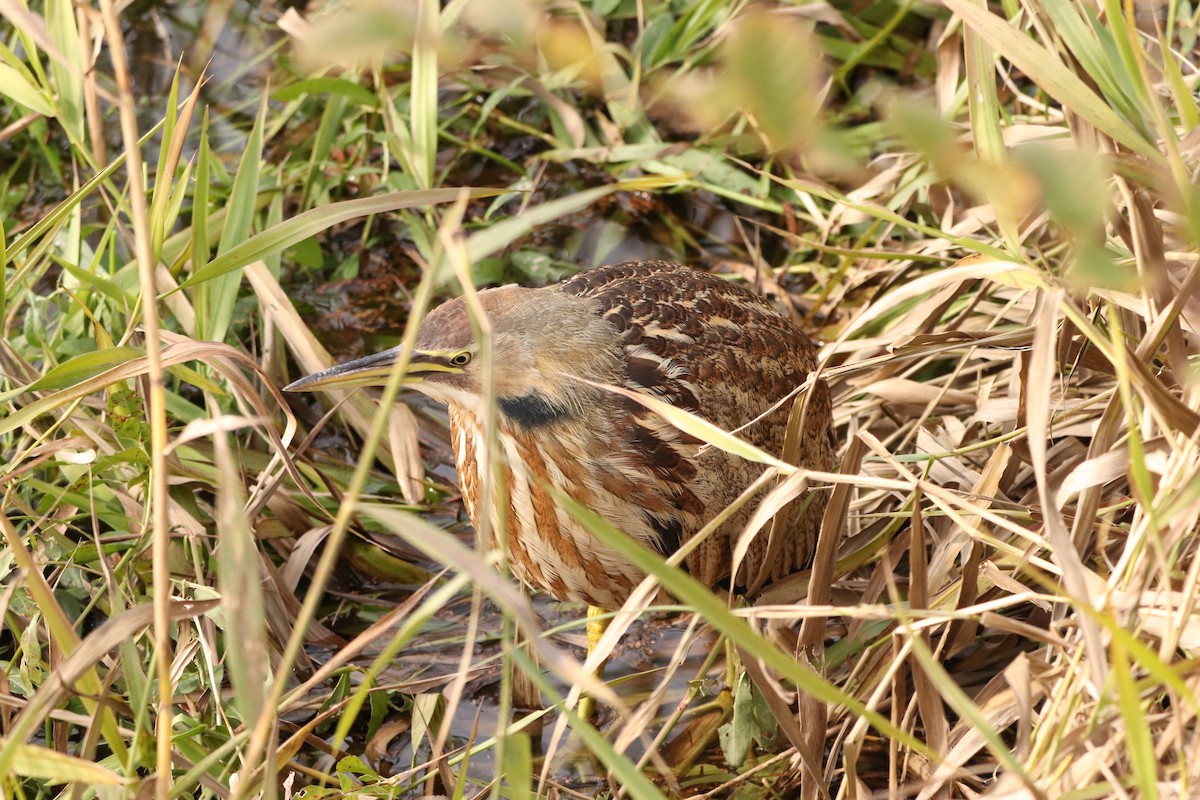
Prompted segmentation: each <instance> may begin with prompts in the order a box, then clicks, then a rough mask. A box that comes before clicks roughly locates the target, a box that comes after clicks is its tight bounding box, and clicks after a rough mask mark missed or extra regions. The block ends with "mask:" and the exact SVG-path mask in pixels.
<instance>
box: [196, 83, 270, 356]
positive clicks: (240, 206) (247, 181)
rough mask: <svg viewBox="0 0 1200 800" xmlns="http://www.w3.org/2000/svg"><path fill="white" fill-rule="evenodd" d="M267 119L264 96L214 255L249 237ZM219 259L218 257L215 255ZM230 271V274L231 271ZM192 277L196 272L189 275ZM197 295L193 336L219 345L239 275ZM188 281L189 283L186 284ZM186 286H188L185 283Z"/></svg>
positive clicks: (222, 276) (220, 277)
mask: <svg viewBox="0 0 1200 800" xmlns="http://www.w3.org/2000/svg"><path fill="white" fill-rule="evenodd" d="M266 119H267V98H266V96H264V97H263V99H262V103H261V104H260V105H259V107H258V116H257V117H256V118H255V120H254V127H253V128H252V129H251V130H250V136H249V137H247V140H246V149H245V151H243V153H242V159H241V161H240V162H239V164H238V170H237V174H236V175H234V178H233V188H232V189H231V190H230V193H229V202H228V203H227V204H226V206H227V208H228V209H229V214H228V216H226V218H225V227H224V228H223V229H222V231H221V242H220V244H219V245H218V249H217V252H218V253H219V254H226V253H228V252H229V251H230V250H233V249H235V248H236V247H238V246H239V245H242V244H245V243H246V241H247V240H248V239H249V237H250V230H251V226H252V224H253V222H254V212H255V209H256V203H257V201H258V177H259V174H260V173H261V171H262V146H263V128H264V127H265V126H266ZM218 257H219V256H218ZM229 272H232V270H230V271H229ZM192 277H193V278H195V273H193V275H192ZM214 277H215V278H216V279H215V280H214V281H213V282H211V283H209V284H208V285H205V286H202V287H201V288H200V289H199V291H197V293H196V333H197V336H198V337H199V338H201V339H208V340H210V341H215V342H221V341H224V340H225V333H226V332H227V331H228V330H229V323H230V321H231V320H232V319H233V306H234V304H235V303H236V302H237V291H238V286H239V285H240V284H241V277H242V276H241V275H230V274H228V273H221V274H219V275H216V276H214ZM189 282H190V281H189ZM184 285H185V286H186V285H188V284H187V283H185V284H184Z"/></svg>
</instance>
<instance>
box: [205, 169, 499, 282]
mask: <svg viewBox="0 0 1200 800" xmlns="http://www.w3.org/2000/svg"><path fill="white" fill-rule="evenodd" d="M502 191H503V190H501V189H479V188H463V189H454V188H450V189H423V190H420V191H415V192H389V193H388V194H381V195H377V196H375V197H361V198H358V199H356V200H343V201H342V202H340V203H333V204H331V205H327V206H321V207H320V208H314V209H311V210H310V211H305V212H304V213H303V214H298V215H296V216H294V217H292V218H291V219H288V220H284V221H283V222H281V223H279V224H278V225H276V226H274V227H272V228H268V229H267V230H265V231H263V232H261V233H258V234H255V235H254V236H251V237H250V238H249V239H247V240H246V241H244V242H242V243H241V244H240V245H237V246H236V247H232V248H230V250H229V251H228V252H225V253H222V254H221V255H219V256H217V257H216V258H214V259H213V260H212V261H210V262H209V263H208V264H207V265H206V266H205V267H204V268H203V269H201V270H198V271H197V272H195V273H194V274H193V275H192V276H191V277H190V278H188V279H187V280H186V281H184V282H183V284H182V286H181V288H183V287H187V286H195V285H196V284H199V283H203V282H205V281H210V280H212V279H213V278H216V277H219V276H221V275H225V274H226V273H229V272H233V271H234V270H237V269H241V268H242V267H244V266H246V265H247V264H251V263H253V262H255V261H258V260H259V259H261V258H263V257H265V256H267V255H269V254H271V253H277V252H279V251H281V250H285V249H287V248H289V247H291V246H292V245H294V244H297V243H299V242H302V241H304V240H305V239H307V238H309V237H310V236H314V235H316V234H318V233H320V232H321V231H323V230H327V229H329V228H331V227H333V226H334V225H337V224H339V223H341V222H346V221H348V220H352V219H358V218H359V217H365V216H368V215H370V214H383V213H385V212H388V211H396V210H398V209H401V208H419V207H424V206H430V205H436V204H439V203H449V202H452V201H454V200H456V199H458V197H459V196H460V195H462V194H463V193H466V195H467V196H468V197H472V198H475V197H492V196H493V195H497V194H501V193H502Z"/></svg>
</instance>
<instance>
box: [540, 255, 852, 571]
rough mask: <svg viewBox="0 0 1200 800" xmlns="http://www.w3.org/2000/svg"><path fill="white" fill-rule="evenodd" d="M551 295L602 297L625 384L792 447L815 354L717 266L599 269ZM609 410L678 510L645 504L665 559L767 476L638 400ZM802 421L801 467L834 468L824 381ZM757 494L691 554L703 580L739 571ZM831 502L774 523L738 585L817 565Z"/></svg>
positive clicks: (773, 447) (769, 443)
mask: <svg viewBox="0 0 1200 800" xmlns="http://www.w3.org/2000/svg"><path fill="white" fill-rule="evenodd" d="M551 290H553V291H561V292H565V293H569V294H573V295H576V296H578V297H581V298H589V299H592V300H594V301H595V302H596V303H598V305H599V313H601V314H602V315H603V317H604V319H606V320H607V321H608V322H609V323H611V324H612V325H613V326H614V327H615V328H616V330H617V331H618V333H619V337H620V340H621V343H622V347H623V349H624V356H625V358H624V363H625V375H624V383H625V387H626V388H628V389H631V390H633V391H637V392H644V393H647V394H651V395H654V396H656V397H659V398H661V399H663V400H665V401H667V402H669V403H671V404H673V405H676V406H678V407H680V408H683V409H686V410H688V411H691V412H693V413H695V414H698V415H699V416H701V417H703V418H705V419H707V420H708V421H710V422H712V423H714V424H716V425H717V426H719V427H721V428H723V429H725V430H728V431H734V432H736V433H737V434H738V435H740V436H742V437H743V438H745V439H746V440H748V441H750V442H751V443H753V444H755V445H756V446H758V447H760V448H762V449H763V450H766V451H768V452H770V453H772V454H773V455H776V456H779V455H782V454H783V450H784V438H785V434H786V431H787V422H788V415H789V412H790V410H791V406H792V403H791V401H790V400H789V399H787V398H789V396H791V395H792V393H793V392H794V391H795V390H796V389H797V387H799V386H801V385H803V384H804V382H805V380H806V378H807V375H808V373H809V372H811V371H812V370H814V369H815V368H816V365H817V362H816V352H815V348H814V346H813V344H812V342H811V341H810V340H809V338H808V337H807V336H806V335H805V334H804V333H803V332H801V331H800V330H799V329H798V328H796V327H795V326H794V325H793V324H792V323H791V322H790V321H789V320H787V319H786V318H785V317H783V316H782V315H780V314H779V313H778V312H777V311H776V310H775V309H774V308H773V307H772V306H771V305H770V303H768V302H767V301H766V300H765V299H764V298H762V297H760V296H759V295H757V294H755V293H754V292H752V291H750V290H749V289H746V288H744V287H742V286H740V285H738V284H734V283H731V282H729V281H726V280H723V279H722V278H719V277H716V276H713V275H710V274H708V273H705V272H700V271H697V270H692V269H689V268H686V267H681V266H678V265H675V264H669V263H666V262H657V261H640V262H632V263H628V264H620V265H615V266H610V267H601V268H599V269H594V270H590V271H587V272H584V273H581V274H580V275H578V276H576V277H575V278H573V279H570V280H568V281H565V282H564V283H562V284H559V285H558V286H556V287H552V289H551ZM611 409H612V410H611V414H612V415H613V418H612V419H610V420H609V424H611V425H616V426H619V427H620V428H621V429H623V430H626V431H628V435H627V444H628V447H627V449H626V451H625V452H624V453H623V454H622V458H623V459H624V460H625V461H628V460H629V459H634V460H635V461H637V462H640V463H636V464H635V465H634V466H633V469H634V470H640V471H641V472H642V473H644V474H645V475H646V476H647V481H648V482H649V483H650V484H652V487H653V488H654V489H655V490H656V491H657V492H658V493H659V494H660V495H661V496H663V497H665V498H666V499H667V501H668V502H669V503H671V504H673V506H674V508H673V509H672V510H671V511H670V512H663V511H661V509H657V508H652V509H647V511H646V514H647V516H648V517H649V518H650V521H651V527H652V529H654V530H655V531H656V532H657V534H658V542H657V544H658V549H659V550H660V551H662V552H664V554H669V553H670V552H672V551H673V550H674V549H675V548H677V547H678V545H679V544H680V543H682V542H684V541H687V540H688V539H689V538H691V536H692V535H694V534H695V533H696V532H698V530H699V529H700V527H702V526H703V525H704V524H706V523H707V522H709V521H710V520H711V519H712V518H713V517H715V516H716V515H717V514H718V513H720V512H721V511H722V510H723V509H725V508H726V507H727V506H728V505H729V504H730V503H732V502H733V501H734V500H735V499H736V498H737V497H738V495H739V494H741V492H742V491H743V490H744V489H745V488H746V487H747V486H748V485H749V484H750V483H752V482H753V481H754V480H755V478H757V477H758V476H759V475H760V474H761V472H762V467H761V466H760V465H757V464H753V463H750V462H748V461H745V460H744V459H741V458H738V457H736V456H732V455H729V454H728V453H725V452H723V451H720V450H718V449H716V448H712V447H702V446H701V445H700V443H698V442H696V441H695V440H694V439H691V438H690V437H688V436H686V435H685V434H682V433H681V432H679V431H678V430H676V429H675V428H674V427H672V426H671V425H670V424H668V423H666V422H665V421H664V420H662V419H660V418H659V417H658V416H657V415H656V414H654V413H652V412H650V411H648V410H647V409H646V408H644V407H643V406H641V405H640V404H638V403H636V402H634V401H626V402H620V401H616V400H614V401H613V403H612V405H611ZM764 415H765V416H764ZM804 422H805V427H804V430H803V432H802V436H801V439H800V449H799V454H798V459H797V460H798V462H799V463H800V464H801V465H802V466H807V467H810V468H814V469H820V470H828V469H830V468H831V467H832V465H833V442H832V438H831V437H832V415H831V410H830V404H829V398H828V394H827V391H826V390H825V388H824V386H823V384H819V386H818V390H817V391H816V392H815V393H814V394H813V397H812V398H811V399H810V400H809V402H808V408H807V411H806V412H805V418H804ZM625 471H626V472H628V471H629V469H628V468H626V469H625ZM761 496H762V495H761V494H760V495H759V497H761ZM757 500H758V498H755V499H754V500H752V501H751V502H750V503H748V504H747V505H746V506H745V507H744V508H743V509H742V510H741V511H739V512H738V513H737V514H735V515H734V516H733V517H732V518H731V519H730V520H729V521H728V522H726V523H725V524H724V525H723V526H722V527H721V528H720V529H719V530H718V531H717V532H716V534H715V535H713V536H711V537H710V538H709V539H708V540H707V541H706V543H705V544H704V545H702V546H701V548H700V549H699V550H697V551H696V553H694V554H693V555H692V556H691V557H689V559H688V561H687V566H688V569H689V571H690V572H691V573H692V574H693V575H695V576H696V577H697V578H698V579H700V580H701V581H702V582H705V583H707V584H708V585H715V584H716V583H718V582H719V581H721V580H723V579H724V578H726V577H728V576H729V573H730V569H731V562H732V551H733V547H734V543H735V541H736V538H737V536H738V535H739V534H740V533H741V531H742V530H743V528H744V527H745V524H746V522H747V521H748V520H749V518H750V515H751V514H752V513H753V510H754V508H755V507H756V506H757ZM823 509H824V496H823V495H821V494H817V493H814V494H813V495H812V496H811V497H809V498H807V499H802V500H798V501H796V502H794V503H793V504H792V505H791V506H790V507H789V510H787V511H785V512H784V514H785V518H784V519H783V520H782V522H783V524H782V525H779V526H777V528H776V531H777V540H776V541H774V542H770V541H769V537H768V530H766V529H764V530H763V531H762V532H761V533H760V535H759V536H758V537H757V539H756V540H755V541H754V543H753V545H752V546H751V548H750V550H749V552H748V554H747V557H746V561H745V564H744V565H743V566H744V568H745V571H743V572H741V573H739V580H738V583H739V584H740V583H746V582H749V583H759V582H761V581H763V580H769V579H772V578H776V577H780V576H782V575H784V574H788V573H790V572H792V571H795V570H796V569H799V568H802V567H805V566H807V565H808V563H809V561H810V560H811V557H812V551H813V547H814V544H815V538H816V532H817V529H818V527H819V524H820V518H821V514H822V511H823Z"/></svg>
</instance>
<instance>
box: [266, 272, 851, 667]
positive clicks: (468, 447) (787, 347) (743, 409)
mask: <svg viewBox="0 0 1200 800" xmlns="http://www.w3.org/2000/svg"><path fill="white" fill-rule="evenodd" d="M477 297H478V302H479V305H480V306H482V309H483V312H484V313H485V314H486V316H487V318H488V321H489V323H490V328H491V331H492V342H493V348H492V357H491V360H492V362H493V364H494V370H493V384H492V386H493V389H492V393H493V395H494V402H495V408H496V421H497V428H498V440H499V447H498V450H499V453H500V455H501V457H502V460H503V464H504V467H503V469H504V481H503V485H504V486H505V487H506V488H507V491H506V496H504V497H500V496H496V497H492V498H487V497H484V496H482V495H483V486H484V481H483V477H482V476H481V471H480V465H481V464H483V463H486V450H485V448H486V446H487V444H486V442H487V439H486V437H485V435H484V427H483V425H484V423H483V420H484V415H485V411H486V409H487V404H488V403H489V402H491V400H489V398H488V397H485V395H484V391H483V381H482V379H481V375H482V372H481V371H482V369H483V366H484V365H483V359H482V358H481V357H480V344H479V342H478V341H477V339H476V335H475V327H474V326H473V325H472V321H471V316H470V313H469V311H468V306H467V303H466V301H465V300H464V299H463V298H462V297H456V298H453V299H451V300H448V301H447V302H445V303H443V304H442V305H440V306H438V307H437V308H435V309H434V310H433V311H431V312H430V313H429V314H428V315H427V316H426V317H425V319H424V321H423V322H422V324H421V327H420V331H419V334H418V337H417V341H416V344H415V347H414V351H413V353H412V356H411V358H410V361H409V364H408V367H407V372H406V375H405V384H406V385H408V386H410V387H411V388H412V389H414V390H416V391H418V392H421V393H423V394H425V395H427V396H428V397H430V398H432V399H433V400H435V401H438V402H440V403H443V404H445V405H446V406H447V409H448V415H449V419H450V430H451V439H452V442H453V449H454V458H455V464H456V467H457V470H458V478H459V487H460V490H461V494H462V498H463V502H464V505H465V507H466V511H467V514H468V516H469V517H470V518H471V520H472V522H474V523H477V522H478V520H479V517H480V514H481V511H482V509H483V508H484V504H485V503H488V502H491V503H493V506H492V511H493V513H495V514H498V515H500V516H502V517H503V519H504V521H505V524H506V528H507V546H508V548H509V552H508V559H507V562H508V565H509V568H510V570H511V571H512V573H513V574H514V575H515V577H517V578H518V579H520V580H521V581H522V582H523V583H525V584H526V585H527V586H529V587H532V588H534V589H539V590H542V591H544V592H546V593H548V594H550V595H552V596H553V597H555V598H557V599H558V600H562V601H569V602H579V603H584V604H587V606H588V607H589V621H590V620H591V619H592V618H594V617H596V616H597V615H599V614H600V613H601V612H604V611H614V610H616V609H619V608H620V607H621V606H622V604H624V603H625V601H626V600H627V599H628V598H629V596H630V595H631V593H632V592H633V590H634V588H635V587H636V586H637V585H638V584H639V583H640V582H641V580H642V579H643V578H644V577H645V575H644V574H643V573H642V571H641V570H640V569H639V568H638V567H637V566H636V565H635V564H633V563H632V562H631V561H630V560H628V559H627V558H625V557H623V556H621V555H620V554H619V553H618V552H616V551H615V550H614V549H612V548H611V547H610V546H608V545H606V544H605V543H604V542H602V541H600V540H599V539H597V538H596V537H595V536H594V535H593V534H592V533H590V532H589V529H588V528H587V527H586V526H585V525H583V524H582V523H581V522H579V521H578V520H576V519H575V517H573V516H572V514H571V513H570V512H569V510H568V509H567V508H564V504H563V503H561V502H558V501H557V497H559V496H566V497H570V498H571V499H573V500H574V501H576V502H577V503H579V504H581V505H583V506H584V507H586V508H588V509H591V510H592V511H593V512H595V513H596V514H598V515H599V516H600V517H601V518H603V519H604V520H605V521H607V522H608V523H610V524H611V525H612V526H614V527H615V528H617V529H618V530H620V531H622V532H623V533H624V534H625V535H627V536H630V537H632V538H633V539H635V540H636V541H637V542H639V543H640V544H641V545H643V546H645V547H647V548H649V549H651V550H653V551H655V552H657V553H659V554H661V555H663V556H670V555H671V554H672V553H674V552H675V551H676V550H678V549H679V548H680V547H681V546H682V545H683V544H685V543H687V542H688V541H689V540H690V539H691V538H692V537H693V536H695V535H696V534H697V532H699V531H700V530H701V529H702V528H703V527H704V526H705V524H706V523H708V522H709V521H711V520H712V519H713V518H714V517H716V516H717V515H718V514H719V513H721V512H722V511H723V510H725V509H726V508H727V507H728V506H729V505H730V504H732V503H733V502H734V500H735V499H736V498H737V497H738V496H739V495H740V494H741V493H742V492H743V490H745V489H746V488H747V487H748V486H750V484H751V483H752V482H754V481H755V480H756V479H757V478H758V477H759V476H760V475H761V473H762V471H763V470H764V469H765V467H764V466H763V465H762V464H760V463H754V462H751V461H748V460H746V459H744V458H742V457H740V456H736V455H733V454H730V453H728V452H726V451H724V450H721V449H718V448H716V447H713V446H706V445H705V443H704V442H702V441H700V440H698V439H696V438H693V437H692V436H690V435H689V434H687V433H685V432H683V431H682V430H680V429H678V428H677V427H675V426H674V425H672V424H671V423H670V422H668V421H667V420H665V419H664V418H663V417H662V416H661V415H660V414H659V413H657V412H655V411H653V410H651V409H650V408H649V407H648V405H647V404H643V403H640V402H638V401H637V398H636V395H645V396H649V397H652V398H656V399H657V400H661V401H665V402H666V403H669V404H670V405H672V406H675V407H677V408H681V409H684V410H686V411H689V412H692V413H693V414H696V415H698V416H699V417H701V418H703V419H705V420H707V421H708V422H710V423H712V424H714V425H716V426H718V427H720V428H722V429H724V430H726V431H732V432H735V433H736V434H737V435H739V436H741V437H742V438H744V439H745V440H746V441H748V442H750V443H751V444H753V445H755V446H757V447H759V448H760V449H762V450H765V451H767V452H768V453H771V454H772V455H775V456H781V455H783V450H784V440H785V435H786V432H787V429H788V419H789V412H790V410H791V407H792V401H791V398H793V397H794V396H795V395H796V394H797V392H798V390H799V389H800V388H801V387H803V386H804V385H805V383H806V381H807V379H808V376H809V375H810V373H812V372H814V371H815V370H816V369H817V354H816V347H815V345H814V343H813V342H812V340H811V339H810V338H809V337H808V336H807V335H805V334H804V333H803V332H802V331H801V330H800V329H799V328H798V327H797V326H796V325H794V324H793V323H792V322H791V321H790V320H789V319H788V318H787V317H785V316H783V315H782V314H781V313H780V312H779V311H777V310H776V309H775V307H774V306H773V305H772V304H771V303H770V302H769V301H768V300H767V299H765V298H764V297H762V296H761V295H759V294H757V293H755V292H754V291H752V290H750V289H749V288H747V287H745V286H743V285H740V284H738V283H734V282H732V281H730V280H727V279H725V278H722V277H720V276H717V275H714V274H712V273H709V272H706V271H703V270H697V269H693V268H690V267H685V266H681V265H678V264H673V263H669V262H665V261H634V262H628V263H624V264H616V265H609V266H602V267H597V268H594V269H590V270H586V271H583V272H580V273H578V274H576V275H575V276H574V277H570V278H568V279H566V280H563V281H562V282H560V283H557V284H553V285H550V286H545V287H541V288H526V287H523V286H518V285H508V286H501V287H496V288H490V289H483V290H481V291H479V292H478V294H477ZM399 353H400V348H399V347H396V348H392V349H390V350H386V351H384V352H381V353H377V354H374V355H371V356H367V357H365V358H362V359H358V360H356V361H351V362H348V363H344V364H340V365H337V366H334V367H331V368H330V369H327V370H324V371H322V372H318V373H315V374H313V375H309V376H308V377H305V378H301V379H300V380H298V381H296V382H294V383H292V384H290V385H289V386H287V387H286V389H287V390H288V391H315V390H326V389H336V388H349V387H354V386H363V385H383V384H384V383H386V382H387V379H388V377H389V374H390V372H391V369H392V367H393V365H394V363H395V361H396V359H397V357H398V356H399ZM608 387H617V389H619V390H623V391H621V392H619V393H616V392H614V391H613V390H611V389H609V388H608ZM814 387H815V388H814V389H813V390H812V391H811V393H810V394H811V396H810V397H808V398H807V399H806V401H805V402H807V407H806V408H805V410H804V412H803V417H802V419H803V421H804V428H803V430H801V431H800V434H801V435H800V438H799V440H798V441H799V446H798V448H797V450H798V456H797V458H796V461H797V462H798V464H799V465H800V466H802V467H806V468H808V469H812V470H823V471H829V470H831V469H832V467H833V464H834V454H835V448H836V440H835V438H834V435H833V433H834V429H833V419H832V411H831V404H830V398H829V394H828V389H827V387H826V386H825V384H824V381H821V380H818V381H816V382H815V383H814ZM809 494H810V496H808V497H804V498H798V499H797V500H794V501H793V502H792V503H791V504H790V505H789V506H787V507H786V508H785V509H784V510H783V511H782V512H780V514H781V515H782V522H783V524H782V526H779V525H778V523H777V525H776V527H775V529H774V530H776V531H779V530H781V531H783V535H782V540H781V541H776V542H773V543H769V542H768V535H767V532H766V531H765V530H764V531H762V532H760V534H759V535H758V536H757V537H756V538H755V539H754V540H753V541H752V543H751V544H750V547H749V550H748V551H747V552H746V554H745V557H744V559H743V561H742V570H741V571H740V572H739V575H738V576H734V575H731V572H732V569H733V561H734V547H735V543H736V541H737V539H738V537H739V534H740V533H741V532H742V531H743V529H744V528H745V526H746V523H747V522H748V520H749V519H750V516H751V515H752V514H753V512H754V509H755V507H756V503H755V502H750V503H746V504H744V505H743V506H742V508H741V509H739V510H738V511H737V512H735V513H734V514H733V515H732V516H730V517H729V518H728V519H727V520H726V521H725V522H723V523H722V524H721V525H720V527H719V528H717V530H716V531H715V532H714V533H713V534H712V535H710V536H709V537H708V538H707V539H705V540H704V541H703V542H702V543H701V544H700V545H699V547H697V548H696V549H695V550H693V552H691V553H690V554H689V555H688V556H687V557H686V559H685V560H684V561H683V566H684V568H685V569H686V570H687V571H688V572H689V573H690V574H691V575H692V576H693V577H694V578H696V579H697V580H699V581H700V582H701V583H703V584H705V585H706V586H709V587H714V588H716V587H721V586H724V585H728V586H730V587H732V586H736V585H740V584H744V583H746V582H748V581H747V580H742V579H741V578H740V577H739V576H742V575H745V576H757V580H758V581H759V582H762V581H763V579H766V580H774V579H778V578H782V577H784V576H786V575H789V574H792V573H794V572H796V571H799V570H802V569H804V568H805V567H807V566H809V565H810V563H811V560H812V556H813V551H814V548H815V542H816V537H817V532H818V529H819V527H820V522H821V518H822V514H823V510H824V507H825V496H824V494H823V493H822V492H820V491H818V490H813V491H811V492H809ZM493 519H496V517H493ZM778 519H779V516H777V520H778ZM768 527H769V526H768ZM493 529H494V526H493ZM493 537H494V534H493ZM492 544H493V546H496V542H495V541H493V542H492ZM602 630H603V628H602V627H600V628H596V629H593V627H592V626H591V625H590V624H589V627H588V639H589V651H590V650H591V649H592V647H594V645H595V640H598V637H599V634H600V632H602Z"/></svg>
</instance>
